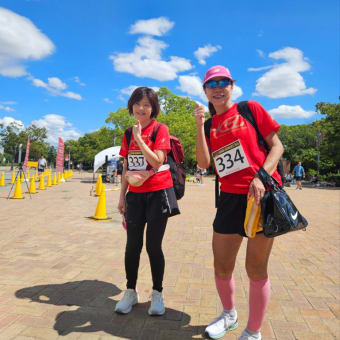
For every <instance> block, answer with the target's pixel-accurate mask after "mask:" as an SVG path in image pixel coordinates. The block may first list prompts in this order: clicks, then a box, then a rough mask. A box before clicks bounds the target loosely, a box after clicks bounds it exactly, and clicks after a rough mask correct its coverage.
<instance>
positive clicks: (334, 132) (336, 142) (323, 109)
mask: <svg viewBox="0 0 340 340" xmlns="http://www.w3.org/2000/svg"><path fill="white" fill-rule="evenodd" d="M316 110H317V112H319V113H320V114H321V115H324V116H325V117H324V118H322V119H321V121H320V128H321V133H322V140H321V142H322V143H321V147H320V151H321V160H329V161H332V162H333V164H334V165H333V169H332V170H333V171H336V169H338V170H339V169H340V152H339V150H340V104H332V103H324V102H320V103H317V104H316Z"/></svg>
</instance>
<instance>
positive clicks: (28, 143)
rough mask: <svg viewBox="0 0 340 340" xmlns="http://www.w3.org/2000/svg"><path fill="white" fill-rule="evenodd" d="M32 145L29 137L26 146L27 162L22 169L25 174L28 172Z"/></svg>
mask: <svg viewBox="0 0 340 340" xmlns="http://www.w3.org/2000/svg"><path fill="white" fill-rule="evenodd" d="M30 145H31V140H30V138H29V137H28V138H27V144H26V154H25V161H24V166H23V167H22V168H23V170H24V171H25V172H26V171H27V163H28V157H29V154H30Z"/></svg>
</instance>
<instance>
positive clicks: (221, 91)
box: [194, 65, 283, 340]
mask: <svg viewBox="0 0 340 340" xmlns="http://www.w3.org/2000/svg"><path fill="white" fill-rule="evenodd" d="M234 82H235V80H234V79H233V78H232V76H231V74H230V72H229V70H228V69H227V68H225V67H224V66H220V65H217V66H213V67H211V68H210V69H209V70H208V71H207V72H206V74H205V76H204V80H203V90H204V92H205V94H206V96H207V98H208V101H209V111H210V113H211V115H212V122H211V129H210V135H209V138H206V136H205V131H204V122H205V109H204V106H198V105H196V107H195V109H194V117H195V120H196V130H197V134H196V157H197V163H198V165H199V167H200V168H202V169H207V168H208V167H209V166H210V161H211V158H212V159H213V161H214V165H215V171H216V172H217V174H218V180H219V182H220V190H221V194H220V196H219V201H218V207H217V212H216V216H215V220H214V223H213V229H214V232H213V241H212V245H213V254H214V269H215V282H216V288H217V291H218V294H219V296H220V299H221V303H222V306H223V311H222V313H221V315H220V316H219V317H218V318H216V319H215V320H214V321H213V322H212V323H210V324H209V325H208V326H207V328H206V330H205V331H206V333H207V334H208V336H209V337H210V338H213V339H218V338H221V337H223V336H224V334H225V333H226V332H228V331H230V330H233V329H235V328H236V327H238V317H237V311H236V308H235V281H234V277H233V271H234V267H235V262H236V257H237V253H238V251H239V249H240V246H241V243H242V240H243V238H244V237H246V234H245V231H244V220H245V213H246V208H247V199H249V198H250V197H254V198H255V202H256V204H259V203H260V200H261V198H262V197H263V195H264V192H265V188H264V185H263V183H262V181H261V180H260V178H259V175H258V171H259V170H260V169H261V168H263V169H265V170H266V171H267V172H268V173H269V174H271V175H272V176H273V177H274V178H275V179H276V180H277V181H278V182H279V183H280V184H281V177H280V175H279V174H278V172H277V170H276V168H277V164H278V162H279V159H280V157H281V155H282V153H283V146H282V143H281V142H280V140H279V138H278V136H277V134H276V133H277V131H278V130H279V127H280V126H279V124H278V123H277V122H276V121H275V120H273V119H272V117H271V116H270V115H269V114H268V112H267V111H266V110H265V109H264V108H263V107H262V106H261V105H260V104H259V103H257V102H255V101H248V106H249V109H250V110H251V112H252V114H253V116H254V119H255V121H256V122H257V126H258V129H259V132H260V133H261V135H262V136H263V137H264V139H265V140H266V142H267V143H268V145H269V147H270V152H269V153H268V154H267V152H266V150H265V149H264V148H263V147H262V146H260V145H259V143H258V138H257V133H256V131H255V129H254V127H253V126H252V125H251V123H250V122H248V120H247V119H245V118H244V117H243V116H242V115H241V114H240V113H239V112H238V107H237V104H236V103H233V102H232V100H231V96H232V92H233V89H234ZM273 241H274V239H273V238H266V237H265V236H264V234H263V233H262V232H258V233H257V234H256V236H255V237H254V238H249V239H248V241H247V250H246V260H245V266H246V270H247V274H248V277H249V317H248V323H247V326H246V328H245V329H244V330H243V332H242V334H241V336H240V337H239V338H238V339H239V340H261V339H262V336H261V332H260V331H261V327H262V323H263V320H264V317H265V313H266V310H267V306H268V303H269V298H270V281H269V277H268V270H267V267H268V261H269V256H270V253H271V249H272V246H273Z"/></svg>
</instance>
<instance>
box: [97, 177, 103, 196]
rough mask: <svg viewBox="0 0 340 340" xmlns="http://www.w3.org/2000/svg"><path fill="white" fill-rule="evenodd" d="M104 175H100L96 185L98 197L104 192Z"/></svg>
mask: <svg viewBox="0 0 340 340" xmlns="http://www.w3.org/2000/svg"><path fill="white" fill-rule="evenodd" d="M102 185H103V182H102V175H101V174H98V176H97V183H96V196H100V194H101V192H102Z"/></svg>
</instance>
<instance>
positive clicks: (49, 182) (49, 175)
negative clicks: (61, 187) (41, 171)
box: [46, 174, 52, 187]
mask: <svg viewBox="0 0 340 340" xmlns="http://www.w3.org/2000/svg"><path fill="white" fill-rule="evenodd" d="M46 186H47V187H51V186H52V179H51V174H48V176H47V184H46Z"/></svg>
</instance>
